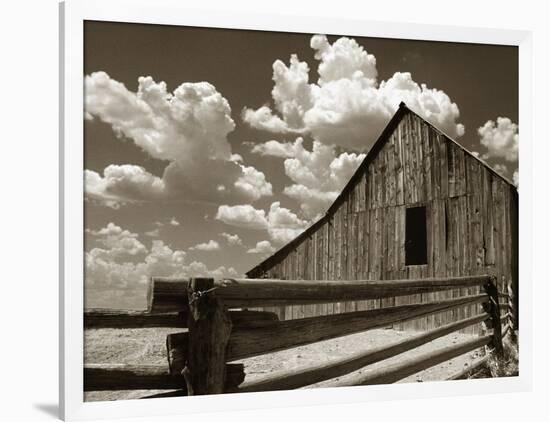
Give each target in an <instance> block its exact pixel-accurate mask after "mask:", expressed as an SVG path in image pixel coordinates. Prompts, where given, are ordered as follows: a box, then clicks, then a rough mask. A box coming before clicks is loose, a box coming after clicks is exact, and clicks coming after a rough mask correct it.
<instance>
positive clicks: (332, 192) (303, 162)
mask: <svg viewBox="0 0 550 422" xmlns="http://www.w3.org/2000/svg"><path fill="white" fill-rule="evenodd" d="M303 142H304V141H303V139H302V138H297V139H296V140H295V141H294V143H289V142H278V141H268V142H266V143H264V144H258V145H255V146H254V147H253V148H252V152H254V153H257V154H260V155H264V156H275V157H288V158H286V159H285V160H284V168H285V173H286V175H287V176H288V177H289V178H290V179H291V180H292V182H293V183H292V184H291V185H289V186H286V187H285V188H284V191H283V192H284V194H285V195H287V196H288V197H290V198H293V199H295V200H296V201H297V202H298V203H299V204H300V208H301V210H302V212H303V214H304V216H305V217H306V218H307V219H310V220H311V219H315V218H318V217H319V216H320V215H321V214H322V213H323V212H324V211H326V209H327V208H328V206H330V204H331V203H332V202H333V201H334V200H335V199H336V197H337V196H338V194H339V193H340V191H341V190H342V188H343V187H344V186H345V185H346V183H347V182H348V181H349V179H350V178H351V176H352V175H353V173H354V172H355V171H356V170H357V167H359V165H360V164H361V162H362V161H363V159H364V158H365V154H357V153H347V152H343V153H341V154H337V153H336V148H335V147H334V146H332V145H325V144H323V143H321V142H319V141H313V147H312V150H311V151H310V150H308V149H306V148H305V147H304V145H303Z"/></svg>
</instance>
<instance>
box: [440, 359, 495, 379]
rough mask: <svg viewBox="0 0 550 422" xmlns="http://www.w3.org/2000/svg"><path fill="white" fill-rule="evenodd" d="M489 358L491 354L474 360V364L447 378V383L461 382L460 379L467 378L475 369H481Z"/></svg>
mask: <svg viewBox="0 0 550 422" xmlns="http://www.w3.org/2000/svg"><path fill="white" fill-rule="evenodd" d="M490 357H491V354H490V353H487V354H486V355H485V356H483V357H482V358H479V359H477V360H475V361H474V362H472V363H470V364H469V365H468V366H466V367H464V368H463V369H461V370H460V371H458V372H455V373H454V374H453V375H451V376H450V377H449V378H447V381H453V380H461V379H464V378H467V377H468V375H469V374H471V373H472V371H475V370H476V369H478V368H481V367H482V366H483V365H484V364H485V362H487V361H488V360H489V358H490Z"/></svg>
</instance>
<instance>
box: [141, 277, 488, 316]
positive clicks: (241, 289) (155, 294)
mask: <svg viewBox="0 0 550 422" xmlns="http://www.w3.org/2000/svg"><path fill="white" fill-rule="evenodd" d="M489 280H490V277H489V276H486V275H480V276H468V277H445V278H422V279H408V280H382V281H373V280H273V279H224V280H218V281H216V282H215V283H214V285H213V288H215V289H216V296H217V297H219V298H220V299H222V300H223V303H224V305H225V306H227V307H229V308H254V307H264V306H282V305H308V304H316V303H327V302H343V301H347V300H353V301H356V300H366V299H382V298H389V297H395V296H406V295H414V294H421V293H431V292H437V291H442V290H449V289H456V288H460V287H464V288H466V287H475V286H481V285H484V284H486V283H487V282H488V281H489ZM188 285H189V283H188V282H187V281H185V280H173V281H169V282H168V281H166V280H165V279H163V280H160V281H159V280H157V279H153V280H152V283H151V286H152V287H151V288H150V292H151V293H150V297H151V298H150V302H149V303H150V306H149V312H152V313H159V312H168V311H172V312H175V311H186V310H187V302H186V299H185V297H186V296H185V295H186V294H187V286H188Z"/></svg>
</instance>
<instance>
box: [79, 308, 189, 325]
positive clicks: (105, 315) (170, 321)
mask: <svg viewBox="0 0 550 422" xmlns="http://www.w3.org/2000/svg"><path fill="white" fill-rule="evenodd" d="M186 326H187V316H186V315H185V314H181V313H171V314H151V313H149V312H146V311H113V310H106V309H92V310H88V311H86V312H84V329H95V328H121V329H126V328H151V327H176V328H178V327H186Z"/></svg>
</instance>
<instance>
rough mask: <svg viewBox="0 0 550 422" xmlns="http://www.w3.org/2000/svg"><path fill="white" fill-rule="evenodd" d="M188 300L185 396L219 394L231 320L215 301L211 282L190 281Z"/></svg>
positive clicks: (222, 386) (197, 279)
mask: <svg viewBox="0 0 550 422" xmlns="http://www.w3.org/2000/svg"><path fill="white" fill-rule="evenodd" d="M188 300H189V315H188V328H189V349H188V354H187V366H186V368H185V369H184V375H185V376H186V380H187V384H188V390H189V391H188V394H189V395H202V394H219V393H223V392H224V386H225V376H226V371H225V366H226V364H225V350H226V347H227V343H228V341H229V336H230V334H231V319H230V317H229V315H228V313H227V310H226V309H225V307H224V305H223V303H222V301H221V300H220V299H219V298H217V297H216V292H215V288H214V279H212V278H193V279H191V282H190V283H189V288H188Z"/></svg>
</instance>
